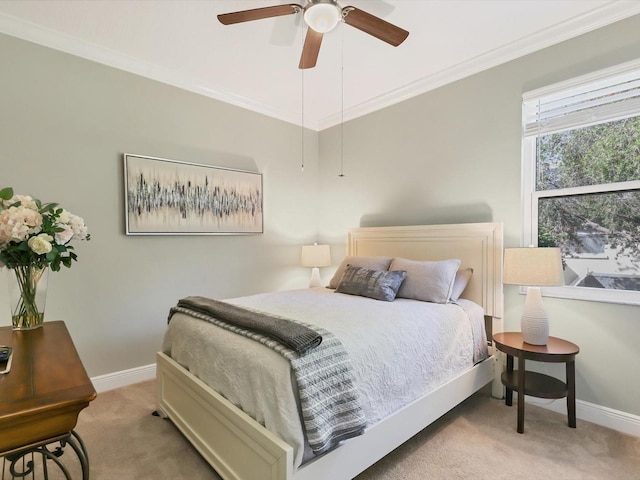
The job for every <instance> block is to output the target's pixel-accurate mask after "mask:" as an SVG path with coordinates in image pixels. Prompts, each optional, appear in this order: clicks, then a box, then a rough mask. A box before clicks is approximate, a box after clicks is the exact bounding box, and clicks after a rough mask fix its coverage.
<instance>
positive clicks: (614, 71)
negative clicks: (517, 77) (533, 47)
mask: <svg viewBox="0 0 640 480" xmlns="http://www.w3.org/2000/svg"><path fill="white" fill-rule="evenodd" d="M634 70H635V71H638V76H639V78H640V60H636V61H632V62H627V63H624V64H621V65H618V66H615V67H611V68H608V69H604V70H600V71H597V72H593V73H591V74H588V75H583V76H580V77H576V78H573V79H570V80H567V81H564V82H560V83H556V84H553V85H549V86H547V87H543V88H539V89H536V90H532V91H529V92H525V93H524V94H523V95H522V99H523V104H522V189H521V190H522V209H523V210H522V213H523V231H522V244H523V245H537V242H538V201H539V200H540V199H542V198H551V197H559V196H567V195H581V194H589V193H614V192H616V191H624V190H640V180H631V181H626V182H619V183H609V184H597V185H587V186H580V187H569V188H560V189H554V190H539V191H537V190H536V174H535V173H536V138H537V136H538V135H530V134H529V135H525V125H526V121H527V118H526V112H527V108H526V105H527V104H528V103H530V102H532V101H535V100H537V99H539V98H541V97H545V96H548V95H552V94H557V93H559V92H561V91H563V90H570V89H576V88H580V87H581V86H584V85H586V84H592V83H595V82H599V81H603V80H605V79H606V78H608V77H612V76H619V75H623V74H626V73H630V72H632V71H634ZM637 115H640V109H639V110H638V111H637ZM632 116H636V115H632ZM628 117H629V115H626V118H628ZM620 118H625V116H621V117H620ZM607 121H613V119H609V120H607ZM588 125H589V124H588V123H587V122H585V123H584V124H580V125H573V126H571V127H569V128H565V129H564V130H569V129H575V128H580V127H586V126H588ZM554 131H561V130H560V129H558V130H554ZM542 294H543V295H544V296H548V297H557V298H569V299H574V300H587V301H596V302H605V303H620V304H626V305H640V291H632V290H615V289H604V288H602V289H601V288H589V287H576V286H570V285H565V286H562V287H543V288H542Z"/></svg>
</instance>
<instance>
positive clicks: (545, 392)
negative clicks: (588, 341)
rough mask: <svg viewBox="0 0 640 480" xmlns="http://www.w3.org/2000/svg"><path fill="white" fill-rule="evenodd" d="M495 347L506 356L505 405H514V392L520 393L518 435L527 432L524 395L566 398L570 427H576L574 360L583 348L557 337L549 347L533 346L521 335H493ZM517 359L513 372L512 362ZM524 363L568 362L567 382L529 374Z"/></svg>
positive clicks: (503, 381)
mask: <svg viewBox="0 0 640 480" xmlns="http://www.w3.org/2000/svg"><path fill="white" fill-rule="evenodd" d="M493 341H494V342H495V344H496V348H497V349H498V350H500V351H501V352H504V353H506V354H507V370H506V371H505V372H503V373H502V384H503V385H504V386H505V387H506V395H505V403H506V404H507V405H509V406H510V405H512V404H513V392H514V391H516V392H518V427H517V430H518V433H524V396H525V395H531V396H534V397H540V398H564V397H567V417H568V423H569V426H570V427H572V428H576V370H575V357H576V355H577V354H578V353H579V352H580V347H578V346H577V345H576V344H575V343H572V342H568V341H567V340H563V339H561V338H557V337H549V340H548V342H547V344H546V345H531V344H529V343H525V342H524V341H523V340H522V334H521V333H520V332H502V333H496V334H495V335H494V336H493ZM514 358H517V359H518V369H517V370H514V368H513V367H514V365H513V363H514V362H513V359H514ZM525 360H534V361H537V362H551V363H565V364H566V367H567V378H566V383H565V382H563V381H561V380H559V379H557V378H555V377H551V376H549V375H545V374H542V373H538V372H527V371H526V369H525V368H526V367H525Z"/></svg>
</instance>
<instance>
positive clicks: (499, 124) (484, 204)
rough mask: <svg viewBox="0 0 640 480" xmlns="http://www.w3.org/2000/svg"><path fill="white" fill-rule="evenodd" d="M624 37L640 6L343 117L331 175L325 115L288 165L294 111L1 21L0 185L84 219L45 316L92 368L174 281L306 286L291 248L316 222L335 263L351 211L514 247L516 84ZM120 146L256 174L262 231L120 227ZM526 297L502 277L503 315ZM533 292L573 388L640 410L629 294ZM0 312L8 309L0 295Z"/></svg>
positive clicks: (140, 329)
mask: <svg viewBox="0 0 640 480" xmlns="http://www.w3.org/2000/svg"><path fill="white" fill-rule="evenodd" d="M638 52H640V17H636V18H632V19H629V20H625V21H623V22H620V23H618V24H616V25H613V26H610V27H607V28H604V29H602V30H600V31H597V32H593V33H590V34H587V35H585V36H583V37H581V38H578V39H574V40H571V41H567V42H565V43H563V44H561V45H558V46H554V47H551V48H548V49H546V50H544V51H541V52H538V53H536V54H532V55H529V56H527V57H524V58H522V59H519V60H516V61H513V62H509V63H507V64H505V65H502V66H500V67H497V68H494V69H491V70H489V71H486V72H483V73H480V74H477V75H474V76H473V77H470V78H467V79H464V80H461V81H458V82H455V83H453V84H451V85H448V86H446V87H443V88H440V89H437V90H434V91H432V92H429V93H426V94H424V95H421V96H419V97H416V98H414V99H411V100H408V101H406V102H403V103H401V104H398V105H395V106H392V107H390V108H387V109H384V110H382V111H380V112H376V113H374V114H370V115H367V116H365V117H362V118H360V119H357V120H354V121H351V122H348V123H347V124H346V125H345V126H344V133H345V139H344V168H345V174H346V176H345V177H344V178H338V173H339V171H340V151H339V145H340V144H341V142H340V141H339V140H340V135H339V132H340V129H339V128H337V127H336V128H332V129H328V130H326V131H323V132H321V133H320V134H319V135H316V134H314V133H312V132H308V133H307V136H306V140H305V145H306V153H305V157H306V158H305V172H304V173H302V172H300V168H299V165H300V158H299V149H300V144H299V141H300V129H299V127H295V126H292V125H289V124H286V123H284V122H280V121H277V120H273V119H270V118H267V117H264V116H262V115H258V114H255V113H251V112H248V111H245V110H242V109H239V108H236V107H232V106H229V105H225V104H224V103H221V102H217V101H214V100H211V99H207V98H204V97H201V96H198V95H195V94H191V93H188V92H184V91H181V90H179V89H176V88H173V87H170V86H167V85H164V84H161V83H157V82H153V81H150V80H147V79H143V78H140V77H137V76H135V75H131V74H128V73H125V72H120V71H117V70H115V69H111V68H108V67H105V66H102V65H98V64H95V63H92V62H89V61H85V60H82V59H79V58H75V57H73V56H70V55H66V54H63V53H60V52H56V51H53V50H49V49H46V48H43V47H40V46H36V45H32V44H29V43H27V42H24V41H21V40H17V39H14V38H12V37H7V36H2V35H0V64H1V65H3V73H2V75H0V186H13V187H14V188H15V189H16V191H17V192H20V193H31V194H32V195H34V196H37V197H39V198H41V199H42V200H44V201H56V202H59V203H61V204H62V205H63V206H65V207H66V208H67V209H69V210H70V211H72V212H74V213H76V214H78V215H80V216H83V217H84V218H85V220H86V222H87V224H88V226H89V228H90V231H91V233H92V236H93V239H92V240H91V241H90V242H87V243H78V244H77V253H78V255H79V262H78V263H77V264H75V265H74V266H73V268H72V269H70V270H64V271H62V272H60V273H54V274H52V275H51V276H50V289H49V292H50V293H49V299H48V306H47V318H48V319H64V320H65V321H66V322H67V324H68V326H69V329H70V331H71V334H72V336H73V338H74V341H75V343H76V346H77V347H78V350H79V352H80V354H81V356H82V359H83V361H84V363H85V366H86V368H87V370H88V372H89V375H91V376H96V375H101V374H106V373H110V372H117V371H121V370H125V369H128V368H134V367H137V366H142V365H148V364H150V363H152V362H153V361H154V354H155V351H156V350H157V349H158V348H159V345H160V342H161V338H162V333H163V331H164V328H165V321H166V320H165V319H166V315H167V311H168V309H169V307H170V306H171V305H173V304H175V302H176V300H177V299H178V298H180V297H182V296H185V295H191V294H202V295H209V296H212V297H217V298H225V297H230V296H237V295H246V294H251V293H256V292H261V291H269V290H278V289H285V288H296V287H303V286H305V285H306V282H307V280H308V274H309V273H308V271H307V270H306V269H302V268H300V267H298V261H299V246H300V245H301V244H304V243H307V242H310V241H314V240H316V235H319V239H320V240H321V241H323V242H324V241H326V242H330V243H331V244H332V245H333V250H332V254H333V256H334V261H335V262H336V263H337V260H338V259H339V258H340V256H341V255H342V254H344V239H345V230H346V229H347V228H351V227H354V226H374V225H403V224H404V225H408V224H423V223H449V222H481V221H500V222H504V226H505V243H506V245H507V246H515V245H519V240H520V231H521V227H522V216H521V207H520V195H521V194H520V145H521V143H520V115H521V114H520V106H521V94H522V92H523V91H526V90H530V89H533V88H537V87H540V86H544V85H547V84H550V83H554V82H557V81H561V80H564V79H566V78H570V77H573V76H576V75H580V74H584V73H588V72H590V71H593V70H596V69H599V68H604V67H607V66H610V65H614V64H617V63H621V62H624V61H627V60H631V59H634V58H635V57H636V56H637V55H638ZM124 152H131V153H138V154H143V155H150V156H158V157H164V158H172V159H176V160H182V161H188V162H195V163H204V164H210V165H218V166H223V167H231V168H239V169H244V170H253V171H258V172H261V173H263V174H264V194H265V233H264V234H263V235H255V236H230V237H211V236H206V237H201V236H185V237H163V236H157V237H127V236H125V235H124V225H123V224H124V213H123V211H124V204H123V203H124V202H123V181H122V158H121V157H122V154H123V153H124ZM318 199H320V200H321V202H318V201H317V200H318ZM330 275H331V271H330V269H325V270H324V271H323V276H324V277H325V278H326V277H329V276H330ZM4 282H5V278H4V275H0V292H1V291H4V290H5V283H4ZM523 301H524V297H523V296H521V295H519V294H518V291H517V288H516V287H511V286H507V287H505V303H506V312H505V313H506V328H507V329H509V330H517V329H519V320H518V319H519V315H520V312H521V309H522V304H523ZM546 304H547V306H548V307H549V310H550V315H551V318H552V320H551V322H552V325H551V333H552V335H557V336H561V337H565V338H568V339H571V340H572V341H574V342H576V343H578V344H579V345H580V347H581V353H580V355H579V356H578V360H577V375H578V378H577V382H578V383H577V388H578V398H580V399H582V400H585V401H588V402H592V403H595V404H598V405H603V406H606V407H610V408H614V409H617V410H621V411H625V412H629V413H632V414H636V415H640V406H639V405H638V403H637V401H635V400H634V399H636V398H638V397H639V396H640V380H638V376H637V375H636V373H635V368H636V366H637V365H638V349H637V344H638V340H639V339H640V318H639V317H640V316H639V313H640V307H635V306H623V305H612V304H604V303H590V302H578V301H572V300H562V299H547V300H546ZM2 311H4V312H7V313H6V314H5V315H0V325H9V324H10V320H9V316H8V311H9V307H8V300H7V299H6V295H0V312H2ZM542 369H543V370H545V371H549V372H550V373H554V374H558V375H561V374H562V372H559V371H558V369H554V368H552V367H551V366H548V365H545V366H543V367H542Z"/></svg>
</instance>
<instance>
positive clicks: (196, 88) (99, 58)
mask: <svg viewBox="0 0 640 480" xmlns="http://www.w3.org/2000/svg"><path fill="white" fill-rule="evenodd" d="M639 13H640V2H637V1H627V0H622V1H621V0H614V1H612V2H610V3H608V4H607V5H605V6H603V7H599V8H596V9H594V10H591V11H590V12H587V13H585V14H583V15H581V16H579V17H575V18H573V19H571V20H568V21H566V22H561V23H558V24H556V25H554V26H552V27H550V28H547V29H544V30H541V31H539V32H537V33H535V34H533V35H529V36H527V37H524V38H522V39H520V40H518V41H516V42H513V43H511V44H509V45H506V46H504V47H501V48H497V49H495V50H493V51H491V52H489V53H486V54H483V55H480V56H477V57H475V58H472V59H470V60H468V61H465V62H462V63H460V64H457V65H454V66H452V67H450V68H448V69H445V70H443V71H441V72H438V73H436V74H434V75H429V76H427V77H424V78H422V79H420V80H417V81H415V82H412V83H410V84H408V85H405V86H403V87H400V88H397V89H395V90H393V91H390V92H387V93H385V94H383V95H380V96H378V97H375V98H373V99H371V100H368V101H366V102H363V103H361V104H359V105H356V106H353V107H349V108H347V109H345V110H344V112H337V113H335V114H334V115H330V116H327V117H324V118H320V119H317V120H313V119H305V127H306V128H309V129H312V130H315V131H321V130H324V129H326V128H329V127H332V126H334V125H339V124H340V123H342V122H344V121H348V120H353V119H355V118H358V117H361V116H363V115H367V114H369V113H372V112H375V111H377V110H381V109H383V108H386V107H389V106H391V105H394V104H396V103H399V102H402V101H404V100H407V99H410V98H412V97H415V96H417V95H421V94H423V93H426V92H428V91H430V90H434V89H436V88H438V87H441V86H443V85H446V84H448V83H451V82H454V81H456V80H460V79H462V78H465V77H468V76H470V75H473V74H476V73H479V72H481V71H483V70H487V69H489V68H492V67H495V66H498V65H501V64H503V63H505V62H508V61H510V60H514V59H516V58H519V57H522V56H524V55H527V54H530V53H533V52H535V51H538V50H541V49H543V48H546V47H549V46H551V45H554V44H557V43H560V42H562V41H565V40H568V39H571V38H574V37H577V36H579V35H582V34H583V33H587V32H590V31H593V30H596V29H598V28H601V27H604V26H606V25H609V24H611V23H615V22H617V21H619V20H623V19H625V18H628V17H631V16H633V15H636V14H639ZM0 32H1V33H5V34H7V35H11V36H14V37H17V38H21V39H23V40H27V41H29V42H33V43H37V44H39V45H43V46H45V47H49V48H53V49H55V50H59V51H62V52H65V53H69V54H71V55H75V56H78V57H82V58H85V59H88V60H92V61H94V62H98V63H101V64H103V65H107V66H110V67H113V68H117V69H119V70H124V71H126V72H130V73H133V74H136V75H140V76H143V77H146V78H149V79H152V80H156V81H158V82H161V83H165V84H168V85H172V86H174V87H178V88H180V89H183V90H187V91H190V92H192V93H196V94H199V95H203V96H206V97H210V98H213V99H216V100H219V101H221V102H225V103H228V104H231V105H235V106H237V107H241V108H244V109H247V110H250V111H252V112H256V113H260V114H263V115H266V116H269V117H272V118H276V119H278V120H282V121H285V122H288V123H292V124H295V125H300V120H301V119H300V118H299V115H297V114H296V115H295V117H296V118H294V116H293V115H291V114H288V113H287V112H284V111H282V110H279V109H277V108H273V107H272V106H269V105H265V104H263V103H260V102H256V101H255V100H253V99H251V98H247V97H243V96H239V95H235V94H233V93H231V92H226V91H221V90H219V89H217V88H215V87H213V86H210V85H207V84H206V83H204V82H203V81H202V80H200V79H197V78H193V77H189V76H187V75H184V74H182V73H180V72H177V71H174V70H171V69H167V68H163V67H159V66H157V65H154V64H151V63H148V62H142V61H140V60H138V59H136V58H134V57H131V56H128V55H124V54H122V53H119V52H116V51H113V50H110V49H107V48H104V47H99V46H96V45H94V44H90V43H88V42H84V41H82V40H79V39H78V38H76V37H72V36H70V35H66V34H62V33H59V32H54V31H52V30H50V29H47V28H44V27H42V26H40V25H37V24H34V23H32V22H28V21H25V20H23V19H21V18H17V17H14V16H11V15H6V14H4V13H0Z"/></svg>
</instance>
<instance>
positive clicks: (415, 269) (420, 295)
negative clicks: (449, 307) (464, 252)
mask: <svg viewBox="0 0 640 480" xmlns="http://www.w3.org/2000/svg"><path fill="white" fill-rule="evenodd" d="M459 266H460V260H458V259H451V260H441V261H438V262H429V261H425V262H421V261H416V260H407V259H406V258H397V257H396V258H394V259H393V261H392V262H391V266H390V267H389V270H405V271H406V272H407V279H406V280H405V281H404V283H403V284H402V285H401V286H400V290H398V298H411V299H414V300H422V301H423V302H434V303H449V299H450V298H451V289H452V287H453V281H454V279H455V277H456V272H457V271H458V267H459Z"/></svg>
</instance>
